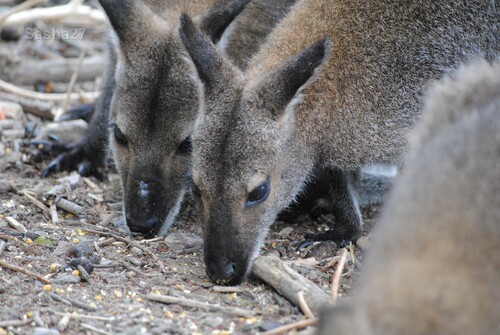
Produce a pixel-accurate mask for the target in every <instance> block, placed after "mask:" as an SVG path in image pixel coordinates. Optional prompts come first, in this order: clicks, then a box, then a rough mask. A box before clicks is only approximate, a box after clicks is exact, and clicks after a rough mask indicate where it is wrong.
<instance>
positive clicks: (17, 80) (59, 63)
mask: <svg viewBox="0 0 500 335" xmlns="http://www.w3.org/2000/svg"><path fill="white" fill-rule="evenodd" d="M78 63H79V59H77V58H65V59H57V60H22V61H21V59H20V58H19V57H18V56H16V55H14V54H12V52H9V51H2V53H1V54H0V64H5V66H4V67H3V68H1V69H0V78H1V79H3V80H5V81H8V82H10V83H12V84H15V85H34V84H36V83H39V82H49V81H53V82H64V83H67V82H69V81H70V80H71V77H72V76H73V73H74V72H75V70H76V68H77V67H78ZM105 66H106V58H105V57H104V56H102V55H98V56H91V57H86V58H84V59H83V61H82V65H81V68H82V71H80V74H79V75H78V80H79V81H80V82H85V81H94V80H95V79H96V78H97V77H100V76H102V74H103V72H104V68H105ZM41 100H46V99H41Z"/></svg>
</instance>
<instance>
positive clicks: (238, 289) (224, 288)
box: [212, 286, 243, 293]
mask: <svg viewBox="0 0 500 335" xmlns="http://www.w3.org/2000/svg"><path fill="white" fill-rule="evenodd" d="M212 291H214V292H217V293H235V292H236V293H238V292H243V288H241V287H239V286H214V287H212Z"/></svg>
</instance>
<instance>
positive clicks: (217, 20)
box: [198, 0, 250, 43]
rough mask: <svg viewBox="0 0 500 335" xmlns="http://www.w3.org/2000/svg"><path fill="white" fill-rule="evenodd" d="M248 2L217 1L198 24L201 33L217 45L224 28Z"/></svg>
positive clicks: (246, 0)
mask: <svg viewBox="0 0 500 335" xmlns="http://www.w3.org/2000/svg"><path fill="white" fill-rule="evenodd" d="M249 2H250V0H219V1H217V2H216V3H215V4H214V5H212V7H211V8H210V9H209V10H208V12H207V13H206V14H204V15H203V16H202V17H201V19H200V21H199V22H198V23H199V27H200V29H201V31H202V32H204V33H205V34H207V35H208V37H209V38H210V39H211V40H212V42H214V43H217V42H218V41H219V40H220V38H221V36H222V34H223V33H224V31H225V30H226V28H227V27H228V26H229V25H230V24H231V22H233V20H234V19H235V18H236V17H237V16H238V15H239V14H240V13H241V12H242V11H243V9H245V6H246V5H247V4H248V3H249Z"/></svg>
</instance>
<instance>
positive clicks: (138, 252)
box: [130, 247, 144, 256]
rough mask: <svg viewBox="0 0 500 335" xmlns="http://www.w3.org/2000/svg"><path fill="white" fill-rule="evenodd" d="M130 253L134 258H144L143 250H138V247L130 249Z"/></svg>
mask: <svg viewBox="0 0 500 335" xmlns="http://www.w3.org/2000/svg"><path fill="white" fill-rule="evenodd" d="M130 252H131V253H132V255H134V256H142V254H143V253H144V252H143V251H142V250H141V249H139V248H137V247H132V248H131V249H130Z"/></svg>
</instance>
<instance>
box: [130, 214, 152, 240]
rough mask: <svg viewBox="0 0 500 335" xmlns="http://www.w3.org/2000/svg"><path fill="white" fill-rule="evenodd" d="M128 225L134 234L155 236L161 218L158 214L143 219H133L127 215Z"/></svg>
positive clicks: (148, 236)
mask: <svg viewBox="0 0 500 335" xmlns="http://www.w3.org/2000/svg"><path fill="white" fill-rule="evenodd" d="M127 226H128V227H129V228H130V231H131V232H132V234H133V235H143V236H144V237H146V238H151V237H154V236H155V234H156V232H157V231H158V229H159V227H160V220H158V218H157V217H156V215H150V216H148V217H146V218H142V219H133V218H132V217H130V216H129V215H127Z"/></svg>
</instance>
